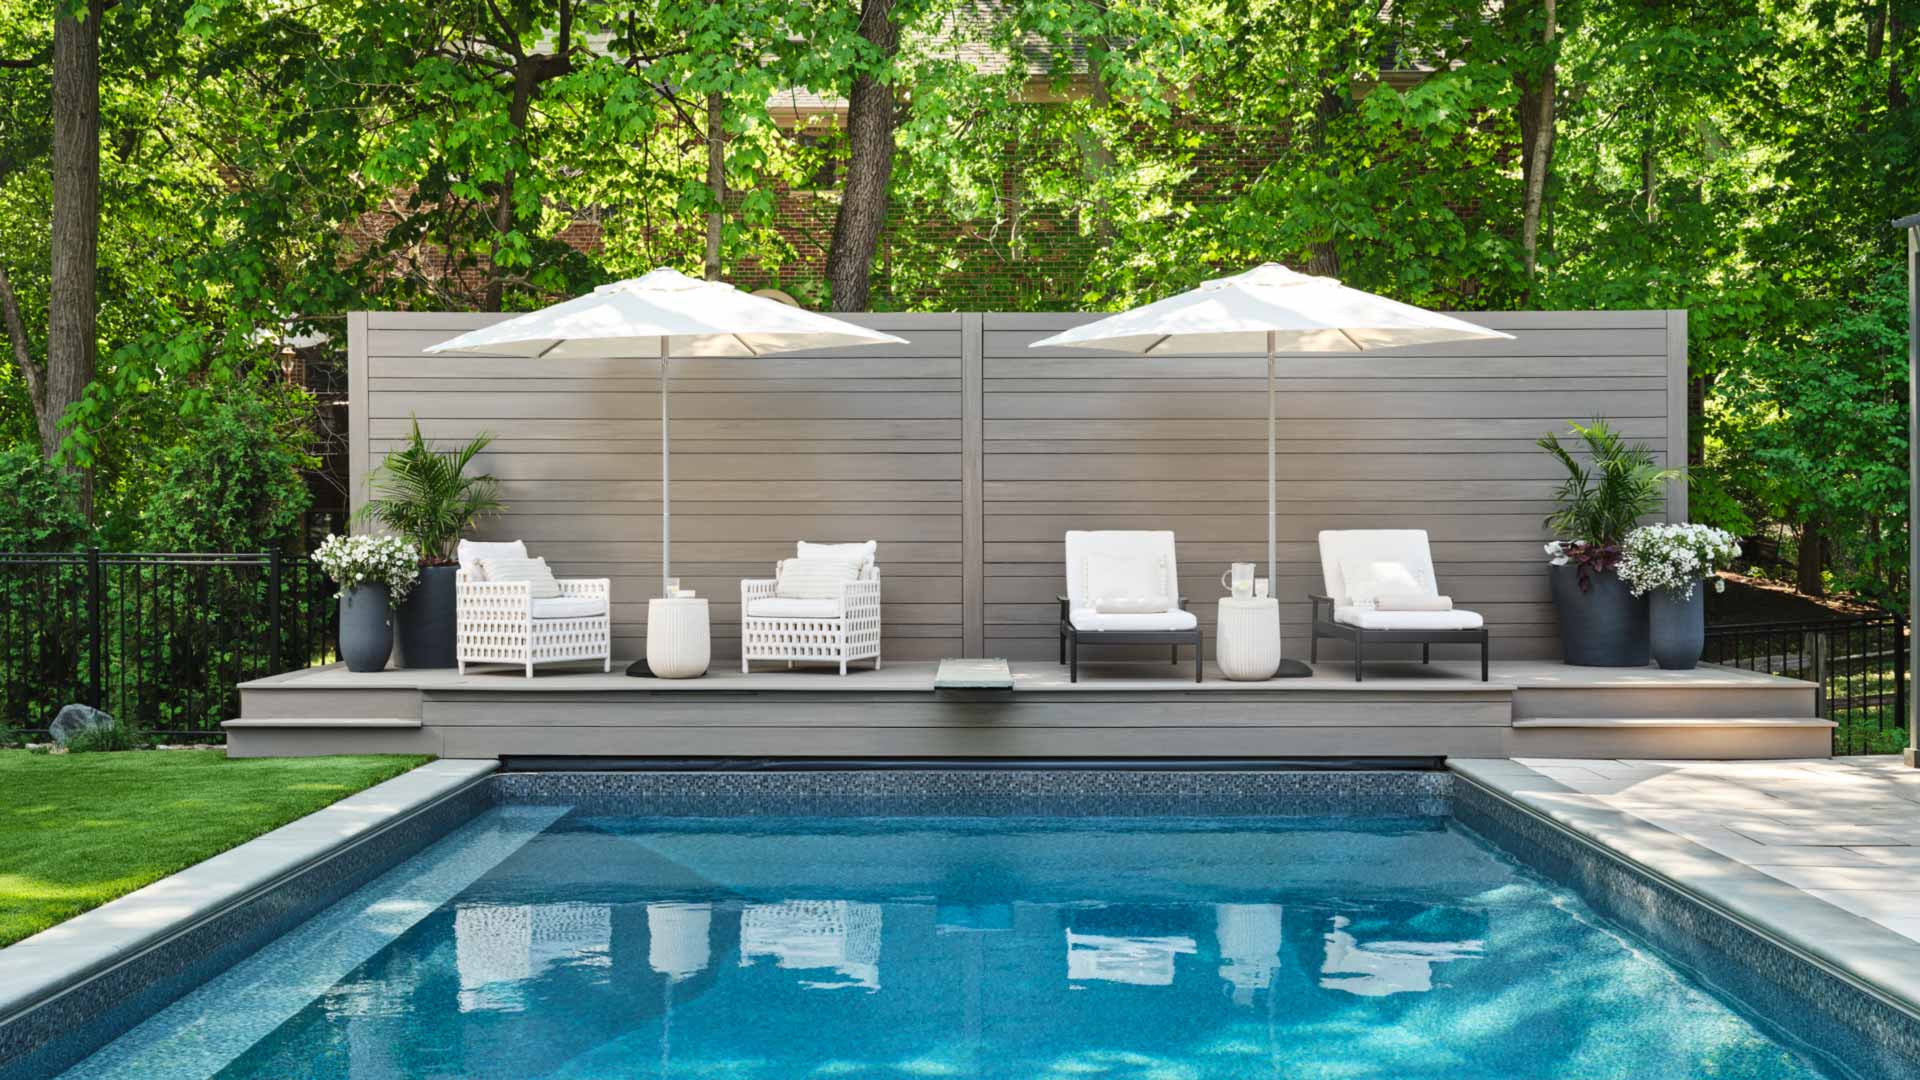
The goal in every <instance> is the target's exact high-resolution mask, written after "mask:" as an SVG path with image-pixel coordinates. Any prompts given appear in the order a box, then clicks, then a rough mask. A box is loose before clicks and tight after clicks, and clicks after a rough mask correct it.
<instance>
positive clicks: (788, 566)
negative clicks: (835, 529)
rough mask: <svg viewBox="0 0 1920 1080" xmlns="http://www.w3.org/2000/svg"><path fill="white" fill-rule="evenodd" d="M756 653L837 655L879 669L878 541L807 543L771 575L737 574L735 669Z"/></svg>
mask: <svg viewBox="0 0 1920 1080" xmlns="http://www.w3.org/2000/svg"><path fill="white" fill-rule="evenodd" d="M755 660H785V661H786V662H787V666H788V667H792V666H793V665H794V664H796V663H827V664H833V663H837V664H839V665H840V674H842V675H845V674H846V673H847V664H848V663H849V662H851V661H855V660H872V661H873V669H874V670H875V671H878V670H880V564H879V544H877V543H876V542H874V541H872V540H868V541H866V542H864V543H859V544H810V543H807V542H806V541H804V540H802V541H801V542H800V543H799V544H798V545H797V546H796V547H795V549H794V557H793V558H791V559H783V560H781V561H780V562H779V563H778V564H776V565H775V566H774V576H773V577H770V578H748V579H746V580H743V581H741V582H740V671H741V673H742V674H745V673H746V672H747V671H749V670H751V669H750V668H749V665H750V664H751V663H752V662H753V661H755Z"/></svg>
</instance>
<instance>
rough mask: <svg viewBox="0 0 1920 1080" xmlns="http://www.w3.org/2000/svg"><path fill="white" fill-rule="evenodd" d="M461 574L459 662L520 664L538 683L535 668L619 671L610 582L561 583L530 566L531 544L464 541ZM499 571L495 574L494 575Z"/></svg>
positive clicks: (464, 668) (458, 584) (458, 590)
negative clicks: (589, 666) (581, 663)
mask: <svg viewBox="0 0 1920 1080" xmlns="http://www.w3.org/2000/svg"><path fill="white" fill-rule="evenodd" d="M459 557H460V571H459V573H457V574H456V575H454V582H455V590H456V596H457V599H456V600H455V604H456V608H455V619H456V622H457V625H458V631H457V633H458V641H457V650H456V653H455V659H456V661H457V663H458V664H459V668H460V673H461V674H462V675H464V674H466V672H467V665H468V664H515V665H519V666H520V667H522V668H524V669H525V670H526V675H527V678H529V679H531V678H533V666H534V665H535V664H557V663H561V662H563V661H568V660H598V661H600V669H601V670H602V671H612V670H613V623H612V618H611V610H610V604H611V601H612V594H613V583H612V582H611V581H610V580H609V579H607V578H575V579H571V580H557V579H555V578H554V577H553V575H552V573H551V572H550V571H547V570H546V566H545V561H544V560H538V561H539V562H540V565H539V567H538V568H535V567H532V566H528V565H526V564H528V563H532V562H535V561H536V560H532V559H529V558H528V557H527V546H526V545H525V544H524V543H522V542H520V541H518V540H513V541H509V542H506V543H477V542H474V541H471V540H462V541H460V553H459ZM489 567H492V568H494V570H495V573H494V574H492V575H489V574H488V573H487V569H488V568H489Z"/></svg>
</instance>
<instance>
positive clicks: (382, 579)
mask: <svg viewBox="0 0 1920 1080" xmlns="http://www.w3.org/2000/svg"><path fill="white" fill-rule="evenodd" d="M313 561H314V562H317V563H319V564H320V569H322V570H325V571H326V572H327V576H328V577H330V578H332V579H333V581H334V584H336V585H339V586H340V592H339V594H338V595H341V596H345V595H346V593H347V590H349V589H352V588H354V587H356V586H359V585H385V586H386V587H387V590H388V591H389V592H390V593H392V595H393V602H394V603H396V604H397V603H399V602H400V601H402V600H404V599H406V598H407V593H408V592H409V591H411V590H412V588H413V583H414V582H416V581H418V580H420V549H419V548H416V547H414V546H413V545H412V544H410V543H408V542H407V541H405V540H402V539H400V538H399V537H397V536H335V535H333V534H332V533H328V534H327V538H326V540H324V541H323V542H321V544H320V546H319V548H317V549H316V550H315V551H314V553H313Z"/></svg>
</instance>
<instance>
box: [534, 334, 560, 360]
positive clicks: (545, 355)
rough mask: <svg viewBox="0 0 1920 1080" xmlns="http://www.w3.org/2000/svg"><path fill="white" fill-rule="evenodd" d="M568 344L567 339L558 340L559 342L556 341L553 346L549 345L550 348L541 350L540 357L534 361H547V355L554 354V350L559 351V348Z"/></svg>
mask: <svg viewBox="0 0 1920 1080" xmlns="http://www.w3.org/2000/svg"><path fill="white" fill-rule="evenodd" d="M566 343H567V339H566V338H559V339H557V340H555V341H554V343H553V344H551V345H549V346H547V347H546V348H544V349H541V350H540V355H538V356H536V357H534V359H535V360H545V359H546V358H547V354H548V353H550V352H552V351H553V350H555V349H557V348H559V347H560V346H562V345H565V344H566Z"/></svg>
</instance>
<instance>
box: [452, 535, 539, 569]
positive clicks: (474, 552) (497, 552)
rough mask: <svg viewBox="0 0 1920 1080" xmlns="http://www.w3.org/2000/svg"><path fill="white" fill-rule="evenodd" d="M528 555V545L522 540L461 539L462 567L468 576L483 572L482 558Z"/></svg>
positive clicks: (513, 557)
mask: <svg viewBox="0 0 1920 1080" xmlns="http://www.w3.org/2000/svg"><path fill="white" fill-rule="evenodd" d="M526 557H527V545H526V543H525V542H524V541H520V540H507V541H504V542H500V541H481V540H462V541H460V550H459V559H460V569H462V570H465V571H466V572H467V576H468V577H472V576H473V575H475V574H478V573H481V569H480V560H482V559H524V558H526Z"/></svg>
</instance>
